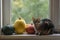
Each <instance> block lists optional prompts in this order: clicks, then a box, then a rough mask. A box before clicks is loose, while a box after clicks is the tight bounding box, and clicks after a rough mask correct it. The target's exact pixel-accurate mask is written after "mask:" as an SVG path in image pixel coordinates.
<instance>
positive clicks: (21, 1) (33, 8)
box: [11, 0, 49, 24]
mask: <svg viewBox="0 0 60 40" xmlns="http://www.w3.org/2000/svg"><path fill="white" fill-rule="evenodd" d="M11 8H12V9H11V24H13V23H14V21H15V20H16V19H18V18H19V17H22V18H24V19H25V21H26V23H32V17H41V19H43V18H49V0H11Z"/></svg>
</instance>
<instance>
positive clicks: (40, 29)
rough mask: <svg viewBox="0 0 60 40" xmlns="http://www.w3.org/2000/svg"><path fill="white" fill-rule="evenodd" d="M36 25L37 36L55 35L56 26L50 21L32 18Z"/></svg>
mask: <svg viewBox="0 0 60 40" xmlns="http://www.w3.org/2000/svg"><path fill="white" fill-rule="evenodd" d="M32 19H33V23H34V25H35V29H36V34H39V35H49V34H53V31H54V25H53V23H52V21H51V20H50V19H42V20H40V18H34V17H33V18H32Z"/></svg>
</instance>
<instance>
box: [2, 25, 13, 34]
mask: <svg viewBox="0 0 60 40" xmlns="http://www.w3.org/2000/svg"><path fill="white" fill-rule="evenodd" d="M2 33H3V34H4V35H12V34H13V33H14V28H13V26H11V25H6V26H4V27H3V28H2Z"/></svg>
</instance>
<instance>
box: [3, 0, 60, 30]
mask: <svg viewBox="0 0 60 40" xmlns="http://www.w3.org/2000/svg"><path fill="white" fill-rule="evenodd" d="M10 1H11V0H3V26H4V25H7V24H10V9H11V8H10ZM50 13H51V16H50V17H51V20H52V21H53V23H54V24H55V28H56V29H60V28H59V25H58V19H59V16H58V15H59V0H50Z"/></svg>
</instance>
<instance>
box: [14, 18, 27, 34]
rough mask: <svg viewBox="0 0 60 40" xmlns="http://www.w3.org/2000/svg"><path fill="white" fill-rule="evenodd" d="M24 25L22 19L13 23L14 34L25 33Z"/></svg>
mask: <svg viewBox="0 0 60 40" xmlns="http://www.w3.org/2000/svg"><path fill="white" fill-rule="evenodd" d="M25 24H26V22H25V20H24V19H23V18H19V19H17V20H16V21H15V23H14V28H15V32H16V33H17V34H22V33H24V31H25Z"/></svg>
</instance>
